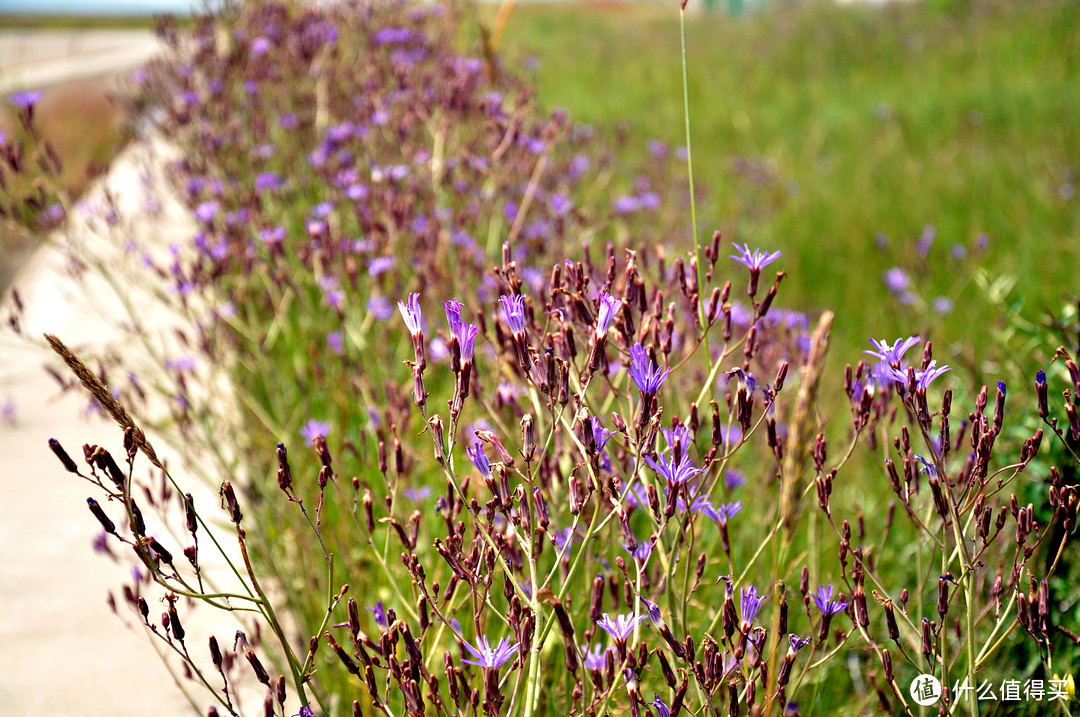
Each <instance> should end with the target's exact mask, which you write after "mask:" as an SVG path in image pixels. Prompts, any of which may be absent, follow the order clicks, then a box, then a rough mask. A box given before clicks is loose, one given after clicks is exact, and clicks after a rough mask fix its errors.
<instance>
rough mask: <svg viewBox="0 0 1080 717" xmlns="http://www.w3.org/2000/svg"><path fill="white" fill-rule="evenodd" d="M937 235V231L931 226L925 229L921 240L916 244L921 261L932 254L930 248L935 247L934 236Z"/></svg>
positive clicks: (928, 225)
mask: <svg viewBox="0 0 1080 717" xmlns="http://www.w3.org/2000/svg"><path fill="white" fill-rule="evenodd" d="M936 234H937V230H936V229H934V227H933V226H931V225H930V224H927V225H926V226H925V227H923V230H922V234H920V235H919V240H918V241H917V242H916V243H915V251H916V252H917V253H918V255H919V258H920V259H925V258H926V257H927V256H928V255H929V254H930V247H931V246H933V245H934V236H935V235H936Z"/></svg>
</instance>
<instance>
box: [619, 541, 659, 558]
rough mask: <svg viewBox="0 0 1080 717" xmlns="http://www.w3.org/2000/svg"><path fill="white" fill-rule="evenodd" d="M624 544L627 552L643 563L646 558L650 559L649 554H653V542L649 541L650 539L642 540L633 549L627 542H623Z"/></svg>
mask: <svg viewBox="0 0 1080 717" xmlns="http://www.w3.org/2000/svg"><path fill="white" fill-rule="evenodd" d="M622 546H623V548H624V549H625V550H626V552H628V553H630V556H631V557H633V558H635V559H637V560H639V561H641V562H643V563H644V562H645V561H646V560H648V559H649V555H651V554H652V542H651V541H648V540H642V541H640V542H639V543H638V544H637V547H636V548H634V549H633V550H631V549H630V547H629V546H628V545H627V544H626V543H623V544H622Z"/></svg>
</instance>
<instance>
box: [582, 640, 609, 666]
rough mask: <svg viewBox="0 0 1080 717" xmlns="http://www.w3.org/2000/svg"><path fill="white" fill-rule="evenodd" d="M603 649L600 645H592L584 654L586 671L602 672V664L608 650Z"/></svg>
mask: <svg viewBox="0 0 1080 717" xmlns="http://www.w3.org/2000/svg"><path fill="white" fill-rule="evenodd" d="M610 649H611V648H610V647H609V648H607V649H604V648H603V647H601V646H600V645H593V646H592V649H591V650H589V651H588V652H587V653H585V660H584V662H585V669H586V670H602V669H604V662H605V661H606V660H607V653H608V650H610Z"/></svg>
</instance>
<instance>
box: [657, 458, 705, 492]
mask: <svg viewBox="0 0 1080 717" xmlns="http://www.w3.org/2000/svg"><path fill="white" fill-rule="evenodd" d="M657 458H658V459H659V462H658V461H654V460H653V459H652V458H649V457H648V456H645V462H646V463H648V464H649V465H650V466H652V469H653V470H654V471H656V472H657V473H658V474H659V475H660V477H661V478H664V479H666V480H667V482H668V483H670V484H672V485H681V484H683V483H685V482H686V481H688V480H690V479H691V478H693V477H694V476H696V475H697V474H698V473H700V472H701V469H700V468H696V467H694V466H693V465H691V464H690V461H685V460H684V461H677V460H676V457H675V456H667V457H666V459H665V456H664V455H663V454H660V455H657Z"/></svg>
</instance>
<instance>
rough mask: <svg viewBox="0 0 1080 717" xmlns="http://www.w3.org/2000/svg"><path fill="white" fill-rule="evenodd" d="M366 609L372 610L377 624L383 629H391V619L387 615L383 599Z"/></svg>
mask: <svg viewBox="0 0 1080 717" xmlns="http://www.w3.org/2000/svg"><path fill="white" fill-rule="evenodd" d="M364 609H365V610H370V611H371V614H372V616H373V617H374V618H375V624H376V625H378V626H379V627H380V628H381V629H383V630H389V629H390V621H389V620H388V619H387V617H386V608H385V607H383V602H382V600H378V601H376V603H375V604H374V605H371V606H370V607H366V608H364Z"/></svg>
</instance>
